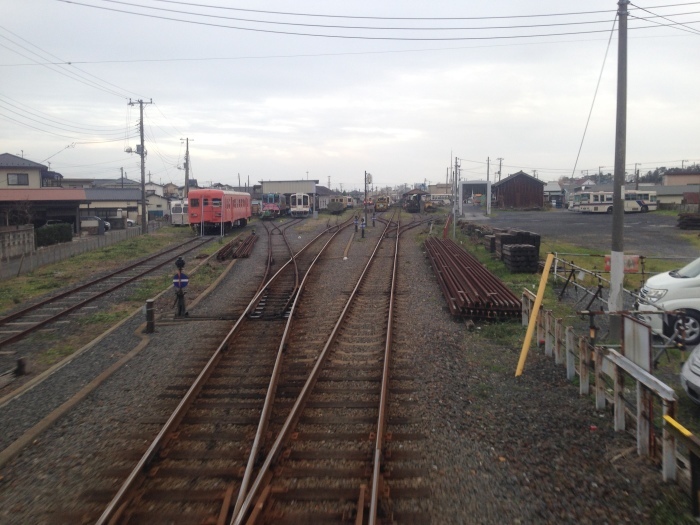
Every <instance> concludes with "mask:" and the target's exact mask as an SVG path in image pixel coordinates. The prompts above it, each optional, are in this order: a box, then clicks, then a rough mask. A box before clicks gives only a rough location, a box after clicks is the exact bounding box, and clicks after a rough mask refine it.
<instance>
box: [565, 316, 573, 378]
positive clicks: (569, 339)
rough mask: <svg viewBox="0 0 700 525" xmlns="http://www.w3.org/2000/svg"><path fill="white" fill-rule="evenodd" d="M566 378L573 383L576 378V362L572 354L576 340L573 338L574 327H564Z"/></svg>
mask: <svg viewBox="0 0 700 525" xmlns="http://www.w3.org/2000/svg"><path fill="white" fill-rule="evenodd" d="M565 351H566V378H567V379H568V380H569V381H573V380H574V378H575V377H576V361H575V359H574V352H576V338H575V336H574V327H573V326H567V327H566V350H565Z"/></svg>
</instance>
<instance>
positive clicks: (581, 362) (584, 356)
mask: <svg viewBox="0 0 700 525" xmlns="http://www.w3.org/2000/svg"><path fill="white" fill-rule="evenodd" d="M590 359H591V354H590V352H589V351H588V339H586V338H585V337H583V336H580V337H579V339H578V367H579V377H580V379H581V383H580V384H579V389H578V392H579V394H581V395H583V394H588V393H590V385H589V384H588V381H589V377H590V371H589V369H588V363H589V361H590Z"/></svg>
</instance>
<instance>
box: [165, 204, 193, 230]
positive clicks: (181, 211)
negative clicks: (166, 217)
mask: <svg viewBox="0 0 700 525" xmlns="http://www.w3.org/2000/svg"><path fill="white" fill-rule="evenodd" d="M189 223H190V220H189V215H188V209H187V199H183V200H181V201H171V203H170V224H172V225H173V226H187V225H188V224H189Z"/></svg>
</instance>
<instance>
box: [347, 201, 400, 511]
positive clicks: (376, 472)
mask: <svg viewBox="0 0 700 525" xmlns="http://www.w3.org/2000/svg"><path fill="white" fill-rule="evenodd" d="M400 236H401V214H400V213H399V218H398V220H397V222H396V244H395V247H394V261H393V267H392V269H391V290H390V292H389V313H388V320H387V328H386V343H385V345H384V366H383V367H382V385H381V393H380V396H379V416H378V417H377V432H376V441H375V445H374V463H373V470H372V483H371V485H370V487H371V494H370V507H369V525H376V523H377V513H378V510H379V509H378V507H379V489H380V487H381V486H382V480H381V465H382V454H383V448H384V433H385V427H386V412H387V405H388V404H389V401H388V398H389V366H390V361H391V345H392V329H393V327H394V300H395V299H396V280H397V279H396V269H397V268H398V266H399V237H400ZM361 512H362V509H361V508H360V509H358V514H360V513H361Z"/></svg>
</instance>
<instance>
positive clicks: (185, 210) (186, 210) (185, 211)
mask: <svg viewBox="0 0 700 525" xmlns="http://www.w3.org/2000/svg"><path fill="white" fill-rule="evenodd" d="M187 212H188V209H187V204H185V208H184V211H183V213H187Z"/></svg>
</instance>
